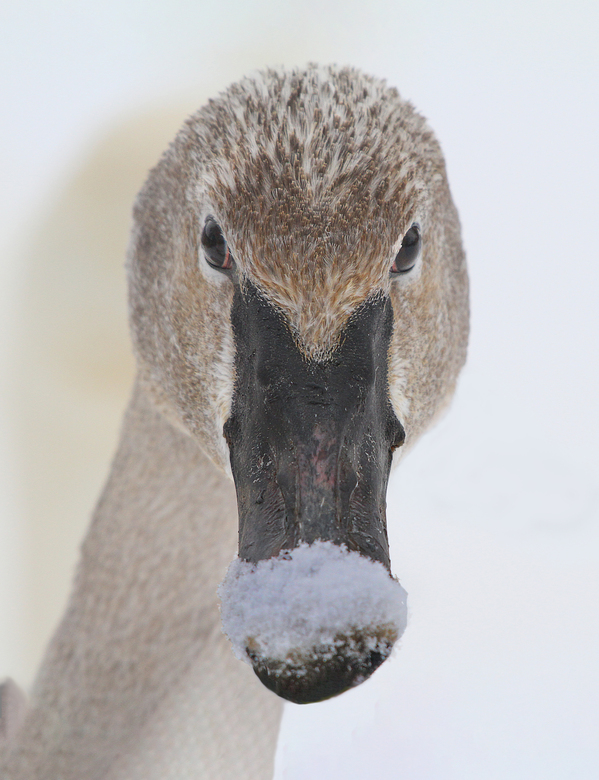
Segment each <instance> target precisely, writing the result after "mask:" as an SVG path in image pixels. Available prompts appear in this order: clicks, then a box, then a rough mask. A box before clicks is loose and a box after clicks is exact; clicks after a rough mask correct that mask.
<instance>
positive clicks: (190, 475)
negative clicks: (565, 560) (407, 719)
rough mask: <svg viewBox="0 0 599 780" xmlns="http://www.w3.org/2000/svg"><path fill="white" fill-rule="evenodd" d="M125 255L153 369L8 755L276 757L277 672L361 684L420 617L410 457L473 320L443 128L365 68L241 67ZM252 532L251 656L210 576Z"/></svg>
mask: <svg viewBox="0 0 599 780" xmlns="http://www.w3.org/2000/svg"><path fill="white" fill-rule="evenodd" d="M127 273H128V280H129V308H130V322H131V334H132V340H133V345H134V351H135V355H136V361H137V378H136V381H135V384H134V388H133V391H132V395H131V400H130V403H129V407H128V409H127V412H126V414H125V418H124V422H123V426H122V432H121V438H120V443H119V446H118V449H117V453H116V455H115V458H114V461H113V464H112V467H111V471H110V474H109V477H108V480H107V483H106V486H105V488H104V491H103V493H102V495H101V497H100V500H99V503H98V505H97V508H96V510H95V512H94V515H93V518H92V522H91V526H90V529H89V532H88V534H87V537H86V539H85V541H84V543H83V546H82V551H81V560H80V564H79V567H78V571H77V575H76V578H75V582H74V586H73V591H72V595H71V598H70V602H69V605H68V607H67V610H66V613H65V615H64V617H63V619H62V622H61V624H60V626H59V627H58V630H57V632H56V634H55V636H54V638H53V639H52V641H51V643H50V646H49V648H48V650H47V653H46V656H45V659H44V661H43V663H42V666H41V669H40V671H39V673H38V677H37V680H36V683H35V686H34V690H33V692H32V697H31V703H30V705H29V709H28V712H27V714H26V716H25V718H24V720H23V723H22V724H18V728H17V727H16V726H15V728H9V727H8V726H9V725H10V724H8V725H6V724H5V726H4V727H3V728H4V731H5V732H6V734H8V733H10V734H11V735H12V736H11V738H10V739H9V740H5V746H4V755H3V758H2V760H1V762H0V767H1V768H2V775H1V776H2V778H6V780H25V779H27V780H36V779H39V780H41V779H42V778H48V777H52V778H54V777H56V778H58V777H60V778H61V780H71V779H73V780H74V779H75V778H78V780H80V778H83V777H84V778H86V779H89V780H94V779H95V778H98V780H99V779H100V778H102V780H123V778H131V779H133V780H136V779H137V778H139V780H142V778H143V780H152V778H169V777H172V778H187V777H189V778H192V777H206V778H222V777H229V776H235V777H238V778H252V780H256V779H257V778H262V777H264V778H267V777H270V776H272V761H273V755H274V747H275V744H276V738H277V730H278V724H279V720H280V714H281V697H282V698H287V699H291V700H292V701H298V702H304V701H318V700H321V699H323V698H326V697H328V696H331V695H336V694H338V693H341V692H343V691H344V690H346V689H347V688H348V687H351V686H353V685H356V684H359V683H360V682H361V681H362V680H363V679H365V678H366V677H368V676H369V674H371V673H372V672H373V671H374V669H375V668H376V667H377V666H378V665H379V664H380V663H381V662H383V661H384V659H385V657H386V656H387V655H388V654H389V652H390V650H391V647H392V645H393V643H394V641H395V640H396V639H397V638H398V637H399V636H400V635H401V632H402V631H403V628H404V627H405V593H404V592H403V590H402V589H401V586H400V585H399V584H398V583H397V582H396V581H395V580H394V579H393V578H392V577H391V575H390V572H391V564H390V559H389V550H388V544H387V536H386V522H385V493H386V486H387V479H388V475H389V469H390V467H391V463H392V461H393V464H394V465H395V464H396V463H397V462H399V460H400V459H401V457H402V456H403V454H404V453H405V452H406V450H407V449H408V448H409V447H411V446H412V445H413V444H414V442H415V441H416V440H417V439H418V437H419V436H420V435H421V434H422V433H423V432H424V431H425V430H426V429H427V428H428V427H429V426H430V425H431V424H432V423H433V421H434V420H435V419H436V418H437V417H438V415H439V414H440V413H441V412H442V411H443V409H444V408H445V407H446V406H447V404H448V402H449V400H450V398H451V396H452V394H453V391H454V389H455V384H456V381H457V377H458V374H459V371H460V369H461V367H462V365H463V363H464V360H465V355H466V346H467V338H468V280H467V272H466V265H465V258H464V252H463V250H462V245H461V239H460V226H459V220H458V216H457V212H456V209H455V207H454V205H453V201H452V198H451V195H450V191H449V186H448V183H447V177H446V172H445V165H444V161H443V156H442V153H441V150H440V147H439V145H438V143H437V141H436V140H435V137H434V135H433V134H432V132H431V130H430V129H429V127H428V125H427V124H426V122H425V120H424V119H423V118H422V117H421V116H420V115H419V114H418V113H417V112H416V111H415V110H414V109H413V107H412V106H411V105H410V104H409V103H407V102H406V101H404V100H402V99H401V98H400V96H399V94H398V93H397V91H396V90H395V89H393V88H390V87H388V86H387V84H386V83H385V82H384V81H382V80H379V79H376V78H373V77H370V76H367V75H365V74H363V73H361V72H360V71H357V70H355V69H352V68H339V67H335V66H330V67H321V66H316V65H310V66H308V67H307V68H304V69H296V70H283V69H281V70H267V71H264V72H261V73H258V74H256V75H254V76H252V77H249V78H246V79H243V80H242V81H240V82H238V83H237V84H234V85H232V86H231V87H229V89H227V90H226V91H225V92H224V93H222V94H221V95H219V96H218V97H217V98H215V99H214V100H211V101H210V102H209V103H208V104H207V105H206V106H204V107H203V108H202V109H200V110H199V111H198V112H197V113H196V114H195V115H193V116H192V117H191V118H190V119H188V120H187V121H186V122H185V124H184V126H183V128H182V129H181V131H180V132H179V134H178V135H177V137H176V138H175V140H174V141H173V143H172V144H171V146H170V147H169V149H168V150H167V151H166V152H165V154H164V155H163V157H162V159H161V160H160V162H159V163H158V165H157V166H156V167H155V168H154V169H153V170H152V171H151V172H150V175H149V177H148V180H147V182H146V184H145V185H144V187H143V189H142V191H141V193H140V194H139V196H138V198H137V201H136V203H135V207H134V224H133V230H132V237H131V243H130V249H129V254H128V262H127ZM236 551H237V553H238V557H237V558H235V560H234V561H233V563H232V564H231V565H230V566H229V569H228V573H227V575H226V577H225V580H224V583H223V585H222V586H221V591H220V592H221V600H222V611H223V622H224V624H225V629H226V631H227V633H228V635H229V637H230V639H231V641H232V643H233V646H234V648H235V651H236V653H237V655H238V656H240V657H242V658H243V659H244V660H246V661H248V662H249V663H247V664H241V663H239V661H238V660H237V659H236V658H235V657H234V655H233V654H232V653H231V649H230V645H229V640H228V639H227V638H226V637H225V635H224V634H223V633H222V630H221V619H220V614H219V610H218V606H217V599H216V590H217V587H218V586H219V583H220V582H221V581H222V580H223V575H224V573H225V571H226V570H227V566H228V564H229V563H230V561H231V558H233V557H234V554H235V552H236ZM289 583H291V584H290V585H289ZM307 594H308V595H307ZM348 594H349V595H348ZM288 598H289V599H290V600H291V603H292V605H293V609H292V610H290V609H289V608H288V604H286V600H287V599H288ZM314 603H316V605H317V607H316V608H314ZM348 613H351V614H348ZM298 615H299V618H300V628H299V629H298V624H297V616H298ZM372 615H374V617H372ZM294 621H295V622H294ZM306 636H307V637H308V640H307V643H306V641H305V637H306ZM254 673H255V674H254ZM267 688H270V689H271V691H274V692H275V693H276V694H278V697H277V696H275V695H273V693H272V692H271V691H269V690H267ZM18 700H19V697H18V695H17V693H16V692H15V690H14V686H11V685H7V686H5V687H4V689H3V693H2V700H1V701H2V703H3V704H4V703H5V702H6V703H8V704H10V703H11V702H17V701H18ZM11 709H12V710H14V711H15V712H16V711H20V709H22V708H21V707H17V706H16V704H14V706H13V705H11V706H7V707H3V711H4V712H6V713H8V712H10V711H11ZM1 717H3V716H2V715H0V718H1ZM0 725H2V724H1V723H0ZM0 733H2V729H0Z"/></svg>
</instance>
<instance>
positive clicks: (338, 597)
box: [218, 541, 407, 663]
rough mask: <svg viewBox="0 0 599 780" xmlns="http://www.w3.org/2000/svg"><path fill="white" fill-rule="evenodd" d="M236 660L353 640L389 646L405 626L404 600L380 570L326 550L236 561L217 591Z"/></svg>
mask: <svg viewBox="0 0 599 780" xmlns="http://www.w3.org/2000/svg"><path fill="white" fill-rule="evenodd" d="M218 595H219V597H220V600H221V618H222V624H223V630H224V632H225V634H226V635H227V636H228V637H229V639H230V640H231V643H232V645H233V650H234V652H235V655H236V656H237V658H239V659H240V660H243V661H246V663H251V660H250V658H249V656H248V653H247V649H248V648H249V649H250V650H251V651H252V652H254V653H255V652H258V653H259V654H260V655H261V656H262V657H267V658H271V659H279V660H281V661H284V660H286V659H290V658H291V657H292V656H297V655H298V654H300V655H301V654H304V653H308V654H309V653H311V651H312V650H313V649H314V648H317V647H323V646H327V645H328V646H334V645H336V644H337V642H338V639H339V637H343V636H345V637H349V636H351V635H352V634H355V633H356V632H359V633H360V634H366V635H368V634H370V635H372V636H373V637H374V636H377V635H381V634H385V635H386V636H387V637H391V643H392V642H393V641H395V639H397V638H399V637H400V636H401V634H402V633H403V630H404V628H405V626H406V622H407V607H406V598H407V594H406V592H405V590H404V589H403V588H402V587H401V585H400V584H399V583H398V582H397V580H395V579H393V578H392V577H391V576H390V575H389V572H388V571H387V569H386V568H385V567H384V566H383V564H381V563H378V562H377V561H373V560H371V559H369V558H366V557H364V556H363V555H360V554H359V553H357V552H352V551H349V550H347V549H346V548H345V547H339V546H338V545H336V544H333V543H332V542H320V541H318V542H314V544H312V545H307V544H303V545H300V546H299V547H297V548H296V549H294V550H290V551H284V552H282V553H281V554H280V555H279V556H278V557H277V558H270V559H268V560H264V561H259V562H258V563H257V564H255V563H249V562H248V561H244V560H241V559H240V558H235V560H233V562H232V563H231V565H230V566H229V569H228V571H227V574H226V576H225V578H224V580H223V582H222V583H221V584H220V586H219V588H218Z"/></svg>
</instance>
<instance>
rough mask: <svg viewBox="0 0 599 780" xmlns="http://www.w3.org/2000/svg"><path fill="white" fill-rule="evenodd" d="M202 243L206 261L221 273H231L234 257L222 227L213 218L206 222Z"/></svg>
mask: <svg viewBox="0 0 599 780" xmlns="http://www.w3.org/2000/svg"><path fill="white" fill-rule="evenodd" d="M201 241H202V247H203V249H204V254H205V255H206V260H207V261H208V263H209V264H210V265H211V266H212V267H213V268H218V269H219V270H221V271H229V270H230V269H231V268H233V255H232V254H231V252H230V251H229V247H228V246H227V242H226V241H225V237H224V236H223V231H222V230H221V229H220V225H219V224H218V222H216V220H214V219H212V217H208V219H207V220H206V223H205V225H204V229H203V230H202V239H201Z"/></svg>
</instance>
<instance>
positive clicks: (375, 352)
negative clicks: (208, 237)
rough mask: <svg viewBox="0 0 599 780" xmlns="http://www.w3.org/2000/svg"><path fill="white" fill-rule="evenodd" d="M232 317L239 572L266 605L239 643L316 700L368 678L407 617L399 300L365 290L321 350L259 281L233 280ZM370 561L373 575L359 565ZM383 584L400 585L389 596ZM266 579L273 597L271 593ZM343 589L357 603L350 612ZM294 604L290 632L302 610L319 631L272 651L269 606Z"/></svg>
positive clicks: (289, 688)
mask: <svg viewBox="0 0 599 780" xmlns="http://www.w3.org/2000/svg"><path fill="white" fill-rule="evenodd" d="M232 324H233V331H234V336H235V342H236V364H235V369H236V386H235V392H234V397H233V403H232V412H231V416H230V417H229V419H228V420H227V422H226V424H225V428H224V435H225V438H226V440H227V442H228V444H229V449H230V456H231V467H232V471H233V477H234V480H235V486H236V490H237V502H238V509H239V566H240V567H241V568H240V569H239V571H238V572H237V575H234V574H231V577H233V579H235V582H236V583H238V584H240V583H241V582H242V581H243V582H244V583H245V584H244V585H243V588H245V589H246V592H248V593H249V592H253V600H254V606H255V605H256V602H258V601H259V602H260V603H263V604H268V605H269V606H268V609H267V610H266V611H265V613H264V615H263V616H262V618H260V620H263V622H264V625H263V627H262V629H261V628H260V626H254V627H253V628H252V629H251V633H248V631H249V629H248V631H246V635H245V636H242V638H241V643H242V644H244V643H245V653H246V655H247V656H248V657H249V659H250V660H251V662H252V665H253V667H254V670H255V672H256V674H257V675H258V677H259V678H260V679H261V680H262V682H263V683H264V684H265V685H266V686H267V687H269V688H271V690H273V691H275V693H277V694H278V695H280V696H282V697H283V698H287V699H290V700H291V701H296V702H299V703H304V702H312V701H320V700H322V699H325V698H329V697H331V696H334V695H336V694H338V693H341V692H342V691H344V690H347V689H348V688H350V687H352V686H353V685H357V684H358V683H360V682H362V681H363V680H364V679H366V677H368V676H369V675H370V674H371V673H372V672H373V671H374V669H376V668H377V667H378V666H379V665H380V664H381V663H382V662H383V661H384V660H385V658H386V657H387V656H388V655H389V653H390V652H391V648H392V646H393V643H394V642H395V641H396V639H397V638H398V636H400V635H401V633H402V632H403V629H404V627H405V622H406V617H405V591H403V589H402V588H401V586H399V584H398V583H397V582H396V581H395V580H394V579H393V578H392V576H391V573H390V571H391V565H390V560H389V546H388V540H387V528H386V514H385V509H386V491H387V480H388V476H389V469H390V465H391V459H392V453H393V450H394V449H395V448H397V447H398V446H401V444H403V441H404V438H405V434H404V430H403V427H402V426H401V424H400V422H399V420H398V419H397V417H396V416H395V413H394V411H393V408H392V406H391V403H390V400H389V392H388V380H387V354H388V349H389V342H390V338H391V333H392V328H393V311H392V307H391V302H390V300H389V298H388V297H385V296H383V295H376V296H373V297H372V298H370V299H368V300H367V301H365V302H364V303H363V304H362V305H361V306H360V307H359V308H358V309H357V310H356V312H355V313H354V315H353V316H352V317H351V318H350V320H349V322H348V324H347V325H346V326H345V328H344V330H343V332H342V333H341V335H340V338H339V340H338V346H337V348H336V349H335V351H334V352H333V354H331V355H330V356H329V357H328V358H327V359H326V360H325V361H315V360H311V359H309V358H307V357H306V356H305V355H304V354H303V353H302V352H301V351H300V348H299V347H298V345H297V343H296V340H295V339H294V336H293V334H292V333H291V330H290V328H289V326H288V324H287V323H286V321H285V319H284V318H283V317H282V315H281V314H280V313H279V312H278V311H277V310H276V309H275V307H274V306H272V304H270V303H269V302H268V301H267V300H266V298H265V297H264V296H263V295H262V294H261V293H260V292H259V290H258V289H257V288H256V287H254V286H252V285H251V284H246V285H245V286H244V288H243V290H242V289H241V288H239V289H238V290H237V291H236V293H235V299H234V303H233V308H232ZM323 545H324V547H323ZM325 549H326V550H327V551H328V552H326V554H325ZM310 550H311V551H312V552H310ZM300 551H303V552H301V553H300ZM306 556H307V558H306ZM323 556H324V557H323ZM331 556H332V557H331ZM300 559H301V560H300ZM310 559H311V560H310ZM333 560H334V565H333ZM362 561H364V564H362ZM362 565H364V566H366V569H364V571H365V572H366V574H364V577H362V576H358V575H357V574H356V572H357V571H358V569H360V566H362ZM265 566H266V568H265ZM331 566H332V567H333V568H332V569H331ZM244 567H245V568H244ZM273 567H274V569H276V571H277V572H279V574H280V576H281V578H282V579H281V581H280V582H283V583H284V582H287V581H290V582H295V584H296V587H295V590H293V587H292V588H291V590H290V591H289V592H288V593H287V595H286V596H285V595H284V592H285V588H284V587H282V586H281V585H280V584H279V585H273V584H272V582H271V585H265V583H266V582H267V580H268V577H266V579H264V576H263V575H264V574H265V572H267V571H272V570H274V569H273ZM298 567H299V569H298ZM302 567H304V568H302ZM306 567H307V568H306ZM356 567H357V568H356ZM300 570H301V571H308V572H312V574H311V575H310V574H308V575H307V576H308V578H309V579H310V580H311V581H310V584H309V585H307V584H306V582H305V581H304V584H303V586H301V588H299V590H301V591H302V593H304V594H307V593H311V594H312V595H311V596H310V597H309V598H307V599H306V598H302V597H300V598H299V601H298V598H296V596H297V594H296V591H297V590H298V587H299V586H298V585H297V583H298V582H301V581H302V576H303V575H301V574H298V572H300ZM333 570H334V573H332V572H333ZM259 572H262V575H261V576H258V574H259ZM281 572H282V574H281ZM324 572H327V573H326V574H324ZM250 574H253V575H254V576H253V577H252V576H249V575H250ZM246 575H247V576H246ZM269 576H270V575H269ZM381 577H382V579H381ZM275 580H276V578H275ZM273 582H274V580H273ZM333 582H334V583H335V585H334V587H333V586H332V584H331V583H333ZM230 584H231V583H230ZM386 584H390V585H391V596H390V597H389V599H390V601H388V602H386V603H387V607H385V608H382V607H380V603H379V602H380V594H381V593H382V592H383V591H384V590H385V587H386ZM235 587H237V586H235ZM235 587H232V588H229V593H231V592H232V590H235ZM240 587H241V585H240ZM270 587H273V588H274V589H275V590H276V591H277V594H278V595H277V594H274V595H275V597H276V598H275V601H276V600H277V599H278V601H276V603H273V602H272V597H271V595H268V594H267V593H266V591H268V589H269V588H270ZM265 589H266V590H265ZM237 591H238V595H237V597H236V598H237V601H238V602H240V601H243V596H242V595H240V591H239V588H237ZM294 594H295V595H294ZM343 594H345V596H347V598H345V596H344V595H343ZM343 598H345V602H346V607H345V609H346V611H347V612H348V613H349V614H346V615H345V616H343V617H342V618H341V619H340V618H339V614H338V613H339V609H338V608H337V607H338V606H339V604H340V601H339V599H341V600H343ZM332 600H335V602H336V605H337V607H336V609H334V610H333V612H335V615H336V617H335V618H334V619H333V618H331V617H330V614H331V609H330V607H331V601H332ZM229 601H230V599H229ZM233 602H235V599H233ZM285 602H287V604H286V603H285ZM358 602H359V603H360V604H361V607H360V610H358V612H359V613H360V614H359V615H358V614H357V612H356V607H355V605H356V603H358ZM368 604H370V605H371V610H370V613H369V611H368V606H367V605H368ZM375 604H378V606H375ZM292 605H295V606H292ZM364 605H366V607H365V606H364ZM390 605H391V606H390ZM286 610H287V613H288V614H287V623H285V619H284V617H283V618H281V621H282V622H280V627H279V630H280V632H282V633H283V634H285V635H286V636H288V637H293V636H295V635H294V634H293V631H291V630H290V628H289V626H290V625H291V623H293V622H294V621H296V622H297V619H298V615H299V616H300V617H301V620H300V622H302V621H303V622H302V625H304V626H312V628H311V629H310V631H308V632H307V633H308V634H310V636H311V639H310V640H309V641H307V643H306V642H303V641H302V640H301V638H298V637H297V636H296V637H295V638H291V639H289V641H288V642H287V644H285V643H283V645H284V646H281V645H280V643H279V645H278V649H277V650H276V652H275V651H273V649H272V648H273V647H274V646H275V645H274V644H272V642H270V640H268V639H267V636H268V635H269V631H270V628H269V627H268V623H269V620H270V618H269V614H270V615H272V614H274V613H276V614H277V616H278V617H277V620H279V618H280V616H281V614H284V613H285V611H286ZM292 612H293V615H292V614H291V613H292ZM254 613H255V610H254ZM352 613H353V614H352ZM327 615H328V617H327ZM373 615H374V616H375V618H376V619H375V618H374V617H373ZM223 617H224V615H223ZM254 618H255V614H254ZM371 618H372V619H371ZM319 621H320V622H322V623H323V625H322V626H321V629H322V630H321V631H320V632H319V630H318V628H316V629H314V625H315V624H317V623H318V622H319ZM242 622H243V621H242ZM271 622H272V621H271ZM275 622H276V621H275ZM225 630H227V627H226V625H225ZM235 630H236V629H231V631H227V633H229V635H230V636H231V633H234V632H235ZM310 632H311V633H310ZM242 634H243V631H242ZM269 642H270V644H269ZM275 644H276V642H275ZM269 648H270V649H269Z"/></svg>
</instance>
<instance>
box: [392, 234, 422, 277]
mask: <svg viewBox="0 0 599 780" xmlns="http://www.w3.org/2000/svg"><path fill="white" fill-rule="evenodd" d="M421 244H422V239H421V237H420V228H419V227H418V225H416V224H414V225H412V227H411V228H410V229H409V230H408V231H407V232H406V234H405V236H404V237H403V241H402V242H401V247H400V249H399V252H398V253H397V255H396V256H395V260H394V261H393V265H392V266H391V273H392V274H405V273H407V272H408V271H411V270H412V268H414V266H415V265H416V260H418V255H419V254H420V247H421Z"/></svg>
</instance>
